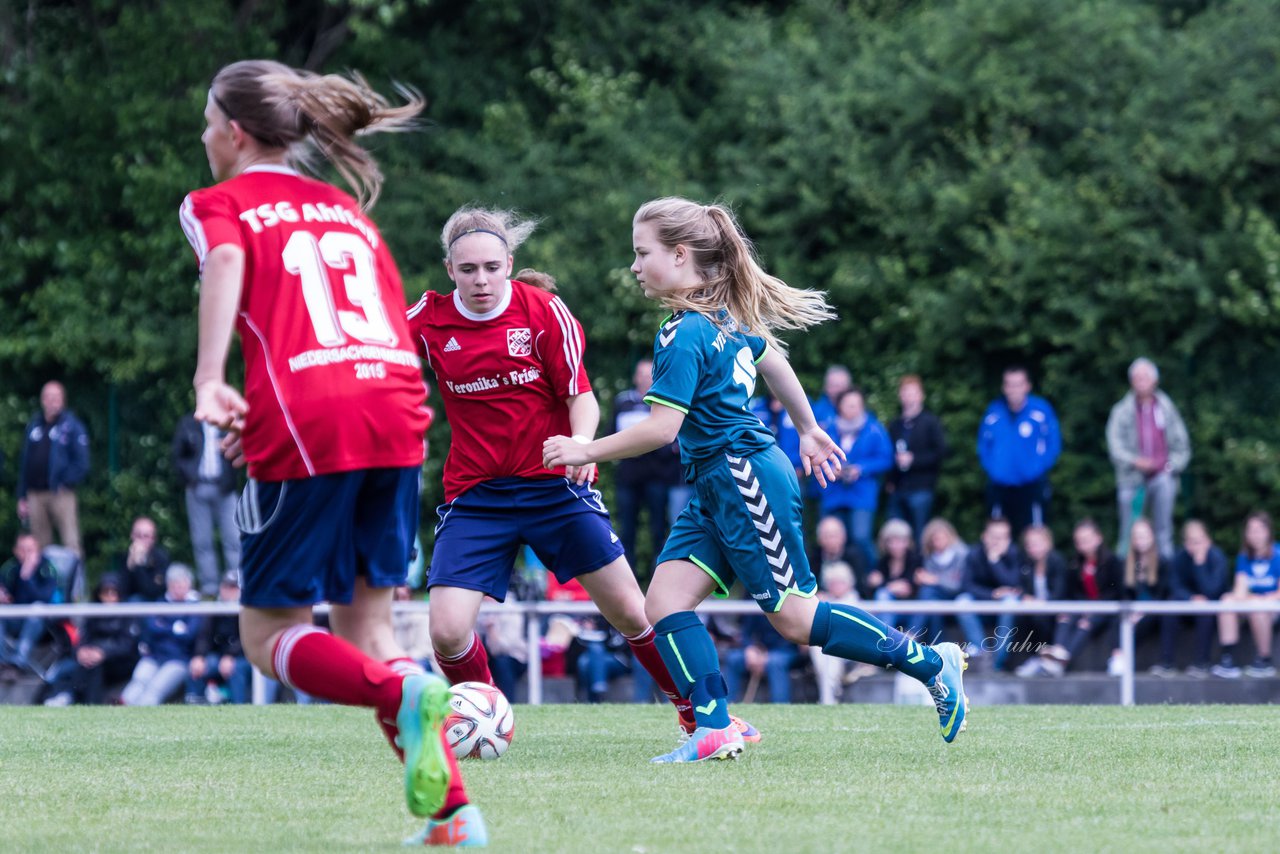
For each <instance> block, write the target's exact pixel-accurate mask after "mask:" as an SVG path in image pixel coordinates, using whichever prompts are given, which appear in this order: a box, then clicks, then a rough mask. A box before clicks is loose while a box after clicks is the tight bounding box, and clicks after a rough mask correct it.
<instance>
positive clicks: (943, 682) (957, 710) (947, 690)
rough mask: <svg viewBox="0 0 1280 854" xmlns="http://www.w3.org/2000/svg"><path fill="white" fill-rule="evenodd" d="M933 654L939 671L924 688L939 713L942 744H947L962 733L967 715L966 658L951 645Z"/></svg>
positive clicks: (941, 646) (958, 648) (958, 649)
mask: <svg viewBox="0 0 1280 854" xmlns="http://www.w3.org/2000/svg"><path fill="white" fill-rule="evenodd" d="M933 649H934V651H935V652H937V653H938V655H939V657H941V658H942V669H941V670H939V671H938V673H937V675H936V676H934V677H933V681H931V682H930V683H929V684H928V685H927V686H925V687H927V688H928V689H929V694H930V695H931V696H932V697H933V705H934V707H935V708H937V710H938V723H939V725H940V726H941V727H942V740H943V741H945V742H946V743H947V744H950V743H951V742H953V741H955V740H956V736H957V735H959V734H960V733H962V732H964V728H965V723H966V721H965V717H966V715H967V714H968V712H969V698H968V697H966V696H965V693H964V671H965V670H967V669H968V667H969V662H968V658H969V654H968V653H966V652H965V651H964V650H962V649H961V648H960V647H959V646H957V645H956V644H953V643H940V644H938V645H937V646H935V647H934V648H933Z"/></svg>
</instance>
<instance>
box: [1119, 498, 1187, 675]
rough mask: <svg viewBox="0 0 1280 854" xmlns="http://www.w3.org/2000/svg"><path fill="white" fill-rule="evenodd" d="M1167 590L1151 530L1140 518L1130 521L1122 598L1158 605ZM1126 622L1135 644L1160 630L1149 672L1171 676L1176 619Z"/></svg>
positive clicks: (1168, 616) (1165, 566)
mask: <svg viewBox="0 0 1280 854" xmlns="http://www.w3.org/2000/svg"><path fill="white" fill-rule="evenodd" d="M1168 590H1169V564H1168V562H1167V561H1166V560H1165V559H1164V557H1163V556H1161V554H1160V549H1159V547H1158V546H1157V544H1156V532H1155V528H1154V527H1153V526H1152V525H1151V523H1150V522H1148V521H1147V520H1146V519H1144V518H1137V519H1134V520H1133V522H1132V523H1131V524H1130V526H1129V549H1128V552H1127V554H1126V555H1125V559H1124V598H1125V599H1128V600H1131V601H1136V602H1152V601H1155V602H1159V601H1163V600H1164V599H1165V598H1167V597H1168ZM1129 620H1130V622H1132V623H1133V627H1134V640H1135V642H1136V641H1140V640H1142V639H1143V638H1145V637H1147V636H1148V635H1150V634H1151V633H1152V632H1153V631H1155V630H1156V628H1157V627H1159V628H1160V638H1161V645H1160V662H1159V663H1158V664H1156V665H1155V666H1154V667H1152V668H1151V673H1152V675H1154V676H1172V675H1173V674H1174V673H1175V671H1174V669H1173V652H1174V640H1175V638H1174V634H1173V632H1174V631H1175V630H1176V627H1177V624H1178V621H1177V618H1176V617H1175V616H1174V615H1172V614H1163V615H1159V616H1157V615H1154V614H1144V615H1138V614H1131V615H1129ZM1166 625H1167V626H1168V628H1165V626H1166ZM1166 636H1167V639H1166Z"/></svg>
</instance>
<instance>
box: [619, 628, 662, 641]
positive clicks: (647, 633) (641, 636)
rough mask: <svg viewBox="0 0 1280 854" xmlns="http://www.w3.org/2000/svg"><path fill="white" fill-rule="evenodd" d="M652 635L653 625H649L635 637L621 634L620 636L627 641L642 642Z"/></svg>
mask: <svg viewBox="0 0 1280 854" xmlns="http://www.w3.org/2000/svg"><path fill="white" fill-rule="evenodd" d="M653 635H654V631H653V626H649V627H648V628H646V629H645V630H644V631H643V632H641V633H640V634H638V635H636V636H635V637H630V638H629V637H627V636H626V635H623V636H622V637H623V638H624V639H625V640H626V641H627V643H644V642H645V641H646V640H648V639H649V638H651V637H653Z"/></svg>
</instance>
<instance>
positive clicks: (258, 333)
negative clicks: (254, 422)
mask: <svg viewBox="0 0 1280 854" xmlns="http://www.w3.org/2000/svg"><path fill="white" fill-rule="evenodd" d="M240 316H241V317H243V318H244V323H245V325H246V326H248V327H249V329H250V331H252V332H253V334H254V336H255V337H257V339H258V345H259V346H260V347H262V354H263V360H262V362H263V364H264V365H266V366H267V377H268V379H270V380H271V390H272V391H274V392H275V394H276V403H278V404H279V405H280V412H281V413H282V414H283V415H284V423H285V425H286V426H287V427H288V428H289V435H290V436H292V437H293V443H294V444H295V445H297V446H298V454H299V455H300V456H301V457H302V464H303V465H304V466H306V467H307V476H308V477H315V476H316V467H315V466H314V465H312V464H311V456H310V455H309V454H307V449H306V446H304V445H303V444H302V437H301V436H300V435H299V434H298V428H297V426H296V425H294V423H293V416H292V415H290V414H289V407H288V406H287V405H286V404H285V402H284V395H282V394H281V393H280V381H279V380H277V379H276V369H275V368H274V367H272V365H271V348H270V347H268V346H267V337H266V336H265V335H263V334H262V330H261V329H259V328H258V325H257V324H256V323H254V322H253V318H252V317H250V316H249V313H248V312H244V311H242V312H240Z"/></svg>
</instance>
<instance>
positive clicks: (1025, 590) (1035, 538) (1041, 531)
mask: <svg viewBox="0 0 1280 854" xmlns="http://www.w3.org/2000/svg"><path fill="white" fill-rule="evenodd" d="M1018 568H1019V571H1020V573H1021V576H1022V580H1021V585H1022V600H1023V601H1024V602H1025V601H1035V602H1049V601H1053V600H1057V599H1064V598H1066V588H1067V561H1066V559H1065V558H1063V556H1062V555H1061V553H1059V552H1058V550H1057V549H1055V548H1054V547H1053V532H1052V531H1050V530H1049V529H1048V528H1046V527H1045V526H1044V525H1032V526H1031V527H1029V528H1027V530H1025V531H1023V532H1022V553H1021V555H1019V562H1018ZM1054 623H1055V621H1054V618H1053V617H1052V616H1051V615H1048V614H1020V615H1018V617H1017V619H1016V620H1015V622H1014V625H1015V626H1016V627H1017V631H1016V636H1017V641H1016V644H1017V645H1018V646H1019V647H1020V648H1021V649H1022V650H1032V649H1037V650H1038V649H1040V648H1043V647H1045V646H1048V645H1049V644H1050V643H1052V642H1053V630H1054ZM1024 665H1025V670H1024V667H1019V669H1018V671H1017V673H1018V675H1020V676H1029V675H1032V674H1033V673H1036V672H1039V669H1040V661H1039V658H1038V657H1033V658H1030V659H1028V660H1027V662H1024Z"/></svg>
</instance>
